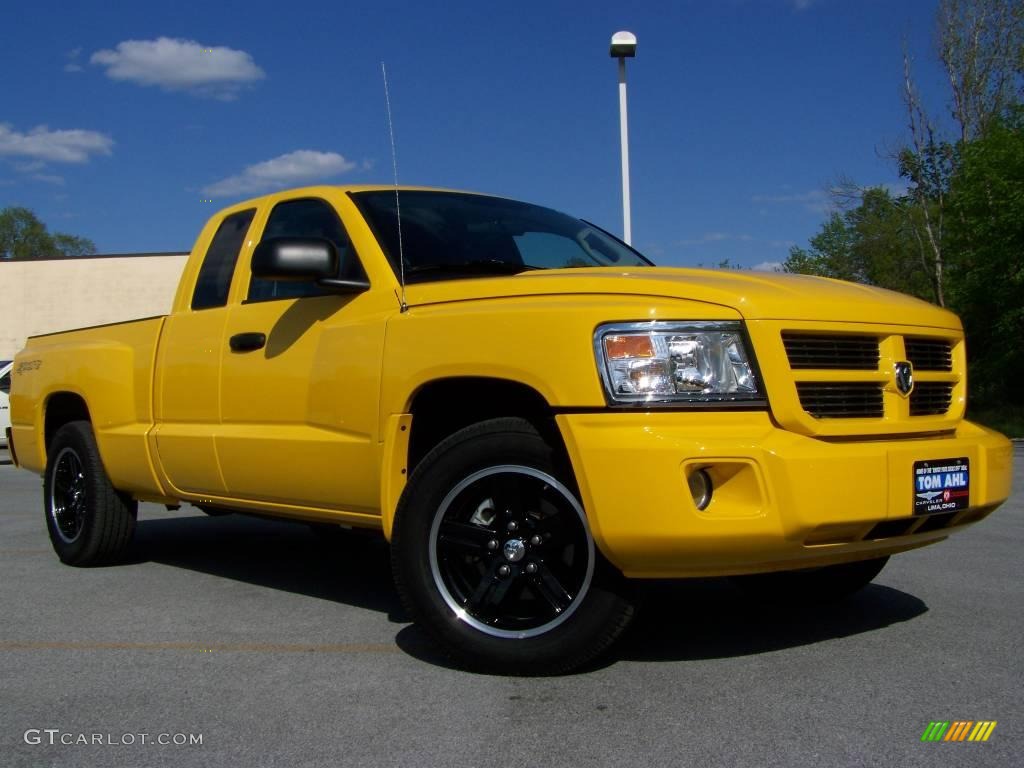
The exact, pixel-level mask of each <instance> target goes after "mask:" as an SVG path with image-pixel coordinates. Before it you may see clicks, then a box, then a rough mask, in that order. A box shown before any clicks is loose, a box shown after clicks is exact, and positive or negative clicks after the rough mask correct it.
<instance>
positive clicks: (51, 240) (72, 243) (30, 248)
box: [0, 208, 96, 260]
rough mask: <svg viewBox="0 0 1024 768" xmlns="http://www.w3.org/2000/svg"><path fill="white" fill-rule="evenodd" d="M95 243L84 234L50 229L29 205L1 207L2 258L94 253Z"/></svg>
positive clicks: (0, 249) (0, 246)
mask: <svg viewBox="0 0 1024 768" xmlns="http://www.w3.org/2000/svg"><path fill="white" fill-rule="evenodd" d="M94 253H96V245H95V244H94V243H93V242H92V240H89V239H87V238H84V237H77V236H76V235H68V234H65V233H63V232H53V233H51V232H50V231H48V230H47V228H46V225H45V224H44V223H43V222H42V221H40V220H39V218H38V217H37V216H36V215H35V214H34V213H33V212H32V211H30V210H29V209H28V208H3V209H0V260H14V259H43V258H49V257H53V256H91V255H92V254H94Z"/></svg>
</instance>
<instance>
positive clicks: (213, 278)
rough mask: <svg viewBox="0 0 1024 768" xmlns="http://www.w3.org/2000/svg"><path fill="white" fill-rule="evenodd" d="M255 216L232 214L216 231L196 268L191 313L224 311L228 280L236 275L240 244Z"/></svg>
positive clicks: (253, 212) (247, 212)
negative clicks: (196, 273) (200, 264)
mask: <svg viewBox="0 0 1024 768" xmlns="http://www.w3.org/2000/svg"><path fill="white" fill-rule="evenodd" d="M255 214H256V209H255V208H250V209H248V210H245V211H239V212H238V213H232V214H231V215H230V216H227V217H225V219H224V221H222V222H221V224H220V226H219V227H218V228H217V233H216V234H215V235H214V236H213V240H211V241H210V247H209V248H208V249H207V251H206V257H205V258H204V259H203V264H202V266H201V267H200V268H199V277H198V278H197V279H196V287H195V291H194V292H193V294H192V309H210V308H212V307H223V306H224V305H225V304H227V303H228V291H229V290H230V289H231V277H232V276H233V275H234V274H235V264H236V263H237V262H238V253H239V251H241V250H242V243H244V242H245V236H246V233H248V231H249V225H250V224H251V223H252V219H253V216H254V215H255Z"/></svg>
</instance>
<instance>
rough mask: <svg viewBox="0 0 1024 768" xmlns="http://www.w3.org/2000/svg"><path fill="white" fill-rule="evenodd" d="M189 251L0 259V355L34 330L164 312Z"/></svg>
mask: <svg viewBox="0 0 1024 768" xmlns="http://www.w3.org/2000/svg"><path fill="white" fill-rule="evenodd" d="M187 259H188V254H157V255H148V254H144V255H136V256H95V257H90V258H82V259H53V260H46V261H0V360H10V359H12V358H13V357H14V354H15V353H16V352H17V351H18V350H20V349H21V348H22V347H23V346H24V344H25V339H26V338H27V337H29V336H32V335H35V334H38V333H52V332H54V331H66V330H69V329H71V328H82V327H84V326H87V325H100V324H102V323H116V322H120V321H122V320H137V319H139V318H143V317H152V316H153V315H165V314H167V313H168V312H170V310H171V303H172V302H173V301H174V292H175V291H176V290H177V288H178V278H179V277H180V276H181V272H182V270H183V269H184V267H185V261H186V260H187Z"/></svg>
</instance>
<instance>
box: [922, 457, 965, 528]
mask: <svg viewBox="0 0 1024 768" xmlns="http://www.w3.org/2000/svg"><path fill="white" fill-rule="evenodd" d="M970 500H971V469H970V462H968V460H967V459H966V458H964V459H936V460H934V461H915V462H914V514H915V515H928V514H931V513H933V512H955V511H957V510H958V509H967V507H968V505H969V503H970Z"/></svg>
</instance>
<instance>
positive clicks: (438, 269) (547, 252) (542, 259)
mask: <svg viewBox="0 0 1024 768" xmlns="http://www.w3.org/2000/svg"><path fill="white" fill-rule="evenodd" d="M398 195H399V203H400V205H401V211H402V253H403V254H404V256H405V279H406V281H407V282H410V283H412V282H421V281H424V280H450V279H453V278H465V277H480V276H483V275H495V274H516V273H518V272H523V271H527V270H531V269H562V268H565V267H637V266H650V265H651V262H649V261H648V260H647V259H645V258H644V257H643V256H641V255H640V254H639V253H637V252H636V251H634V250H633V249H632V248H630V247H629V246H628V245H626V244H625V243H622V242H620V241H619V240H616V239H615V238H614V237H612V236H611V235H609V234H607V233H606V232H604V231H602V230H601V229H599V228H597V227H595V226H593V225H592V224H588V223H586V222H585V221H580V220H579V219H574V218H572V217H571V216H566V215H565V214H564V213H558V212H557V211H553V210H551V209H550V208H542V207H540V206H538V205H529V204H528V203H520V202H517V201H515V200H506V199H503V198H500V197H485V196H483V195H469V194H463V193H459V192H420V191H402V192H399V193H398ZM352 198H353V199H354V200H355V202H356V205H358V206H359V208H360V210H361V211H362V213H363V216H364V217H365V218H366V220H367V222H369V224H370V227H371V228H372V229H373V231H374V234H375V235H376V236H377V240H378V242H379V243H380V245H381V248H382V249H383V250H384V254H385V255H386V256H387V258H388V261H390V262H391V267H392V269H394V270H395V273H396V274H397V273H398V271H399V270H398V253H399V248H398V225H397V220H396V219H397V217H396V215H395V193H394V191H378V192H355V193H353V194H352Z"/></svg>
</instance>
